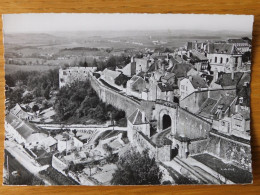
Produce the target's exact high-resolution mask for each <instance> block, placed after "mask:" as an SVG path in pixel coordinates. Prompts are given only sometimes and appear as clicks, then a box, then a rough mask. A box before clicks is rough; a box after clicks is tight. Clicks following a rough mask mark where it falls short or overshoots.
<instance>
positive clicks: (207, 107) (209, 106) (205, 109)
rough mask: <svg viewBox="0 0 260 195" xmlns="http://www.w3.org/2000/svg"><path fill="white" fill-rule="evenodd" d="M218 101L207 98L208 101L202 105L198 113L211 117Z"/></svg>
mask: <svg viewBox="0 0 260 195" xmlns="http://www.w3.org/2000/svg"><path fill="white" fill-rule="evenodd" d="M216 103H217V100H214V99H212V98H207V99H206V101H205V102H204V103H203V104H202V105H201V107H200V110H199V111H198V113H197V114H198V115H200V116H202V117H207V118H208V117H210V115H211V114H212V110H213V108H214V106H215V105H216Z"/></svg>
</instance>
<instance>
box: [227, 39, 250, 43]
mask: <svg viewBox="0 0 260 195" xmlns="http://www.w3.org/2000/svg"><path fill="white" fill-rule="evenodd" d="M227 42H228V43H247V41H245V40H243V39H228V40H227Z"/></svg>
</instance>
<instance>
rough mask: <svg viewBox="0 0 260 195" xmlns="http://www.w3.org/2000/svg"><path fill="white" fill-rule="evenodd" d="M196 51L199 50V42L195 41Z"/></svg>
mask: <svg viewBox="0 0 260 195" xmlns="http://www.w3.org/2000/svg"><path fill="white" fill-rule="evenodd" d="M195 49H196V50H198V42H197V40H196V41H195Z"/></svg>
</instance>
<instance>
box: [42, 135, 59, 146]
mask: <svg viewBox="0 0 260 195" xmlns="http://www.w3.org/2000/svg"><path fill="white" fill-rule="evenodd" d="M43 141H44V143H45V145H46V146H48V147H50V146H53V145H54V144H56V143H57V141H56V139H54V138H53V137H51V136H49V137H47V138H46V139H44V140H43Z"/></svg>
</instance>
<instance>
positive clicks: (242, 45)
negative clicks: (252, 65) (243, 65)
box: [227, 38, 251, 53]
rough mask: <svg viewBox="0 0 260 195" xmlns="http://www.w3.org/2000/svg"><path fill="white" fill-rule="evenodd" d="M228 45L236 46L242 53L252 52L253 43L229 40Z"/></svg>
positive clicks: (244, 40)
mask: <svg viewBox="0 0 260 195" xmlns="http://www.w3.org/2000/svg"><path fill="white" fill-rule="evenodd" d="M227 43H231V44H234V45H235V47H236V48H237V50H238V51H239V52H241V53H245V52H248V51H251V43H250V41H248V40H246V39H242V38H241V39H228V40H227Z"/></svg>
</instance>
